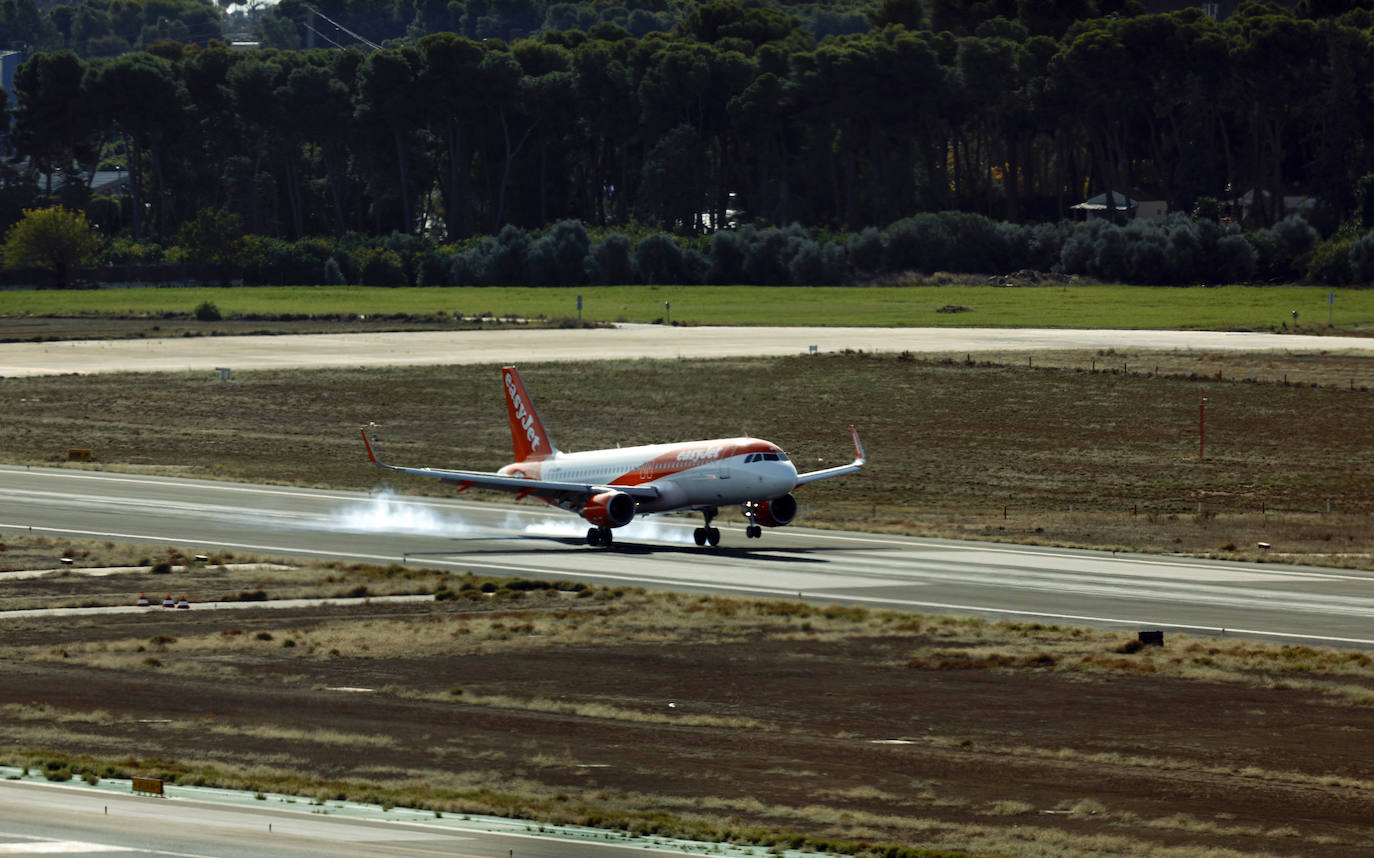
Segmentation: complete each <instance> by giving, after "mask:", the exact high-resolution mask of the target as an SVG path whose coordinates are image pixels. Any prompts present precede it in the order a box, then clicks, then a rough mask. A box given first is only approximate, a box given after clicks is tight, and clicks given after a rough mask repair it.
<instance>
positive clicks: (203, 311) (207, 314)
mask: <svg viewBox="0 0 1374 858" xmlns="http://www.w3.org/2000/svg"><path fill="white" fill-rule="evenodd" d="M220 318H221V317H220V314H219V307H216V306H215V305H214V304H212V303H210V302H209V301H204V302H202V303H201V304H200V306H198V307H196V319H197V320H199V321H202V322H218V321H219V320H220Z"/></svg>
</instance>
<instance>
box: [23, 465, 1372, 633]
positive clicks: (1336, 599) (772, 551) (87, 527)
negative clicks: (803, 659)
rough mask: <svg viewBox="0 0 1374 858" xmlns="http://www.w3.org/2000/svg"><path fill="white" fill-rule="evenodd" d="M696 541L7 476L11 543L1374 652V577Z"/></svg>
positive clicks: (869, 544)
mask: <svg viewBox="0 0 1374 858" xmlns="http://www.w3.org/2000/svg"><path fill="white" fill-rule="evenodd" d="M697 523H698V520H697V519H696V518H694V517H685V516H684V517H671V516H670V517H663V518H655V519H641V520H638V521H636V522H635V523H634V524H632V525H630V526H629V527H627V528H623V529H620V530H617V531H616V536H617V543H616V547H615V549H614V550H612V551H605V550H600V549H593V548H589V547H587V546H585V545H583V544H582V536H583V535H584V534H585V530H586V526H585V522H582V521H581V519H577V518H574V517H572V516H566V515H560V514H557V513H556V512H555V511H551V510H547V509H546V508H544V507H543V506H542V505H539V506H536V505H532V504H521V505H515V506H510V505H495V504H479V503H470V502H464V501H462V500H460V499H420V498H405V497H399V496H374V495H367V494H363V493H351V492H341V491H322V490H313V489H298V488H290V487H280V486H255V485H243V484H234V483H219V482H211V481H201V480H185V479H173V478H167V477H147V476H138V475H125V474H112V473H102V472H94V471H79V470H67V469H46V468H32V469H30V468H22V467H0V533H17V532H30V531H31V532H33V533H35V534H47V535H66V536H72V537H83V538H93V539H103V540H115V541H129V542H142V543H154V544H162V545H178V546H184V547H186V548H189V549H194V550H197V551H202V552H207V553H213V552H215V551H220V550H232V551H234V552H254V553H260V554H264V555H269V556H271V555H277V556H282V557H302V558H328V559H339V560H346V561H350V562H368V563H379V564H387V563H393V562H399V563H407V564H412V565H420V566H424V567H430V568H435V569H447V570H453V571H465V570H472V571H474V572H478V573H485V574H492V575H520V576H527V577H537V578H545V579H576V580H586V581H591V582H598V583H620V584H626V585H634V586H643V587H647V588H651V589H652V588H659V589H677V590H688V591H703V592H715V593H732V594H739V595H754V596H767V597H779V598H792V599H805V600H807V601H810V602H816V603H840V604H855V605H865V606H869V607H873V608H887V609H894V610H902V611H914V612H920V613H937V614H950V613H954V614H974V615H978V616H983V617H988V618H1017V619H1034V620H1038V621H1041V622H1047V623H1049V622H1053V623H1060V624H1071V625H1072V624H1080V625H1090V626H1098V627H1119V628H1128V629H1135V628H1139V629H1146V628H1149V629H1164V630H1180V631H1188V632H1194V633H1199V634H1226V635H1240V636H1246V637H1255V638H1265V639H1271V640H1279V641H1287V642H1303V643H1332V644H1338V645H1346V646H1357V647H1370V646H1374V573H1369V572H1361V571H1346V570H1334V569H1321V568H1315V567H1297V566H1280V565H1273V564H1246V563H1233V562H1224V561H1209V560H1194V559H1188V558H1175V557H1155V556H1146V555H1124V554H1123V555H1114V554H1111V553H1107V552H1100V551H1075V550H1066V549H1056V548H1037V547H1028V546H1015V545H999V544H992V543H975V542H962V541H944V540H935V539H920V538H910V537H899V536H884V535H874V534H863V533H846V532H838V531H822V530H810V529H806V528H804V527H787V528H776V529H769V530H765V532H764V535H763V538H762V539H759V540H746V539H745V538H744V533H743V530H742V528H739V527H735V528H731V527H725V528H722V530H723V534H724V538H723V541H722V545H721V546H720V547H719V548H717V549H703V548H698V547H697V546H695V545H693V544H692V541H691V529H692V528H693V527H694V526H696V525H697ZM191 598H192V601H196V597H195V594H191ZM201 607H202V608H203V607H204V606H201Z"/></svg>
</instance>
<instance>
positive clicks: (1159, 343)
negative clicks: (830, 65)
mask: <svg viewBox="0 0 1374 858" xmlns="http://www.w3.org/2000/svg"><path fill="white" fill-rule="evenodd" d="M812 347H815V348H816V350H818V351H824V352H829V351H839V350H842V349H854V350H856V351H864V352H872V351H875V350H877V351H881V352H889V351H894V352H901V351H910V352H915V353H923V354H930V353H936V354H939V353H951V354H964V353H967V352H998V351H1012V352H1025V351H1039V350H1046V349H1054V350H1076V349H1155V350H1160V349H1165V350H1188V349H1193V350H1198V351H1204V352H1208V351H1217V352H1225V351H1259V352H1280V353H1284V352H1329V353H1337V352H1350V353H1370V352H1374V338H1365V337H1317V336H1309V335H1279V334H1269V333H1254V332H1240V331H1124V330H1079V329H1063V328H1054V329H1035V328H839V327H835V328H827V327H798V328H745V327H739V328H734V327H671V326H664V325H629V324H626V325H618V326H616V327H614V328H596V329H585V330H512V329H502V330H493V331H420V332H395V333H377V334H308V335H289V336H243V337H180V338H166V339H128V340H65V341H60V342H45V343H0V377H4V376H31V375H56V374H64V373H100V372H125V371H129V372H167V371H188V370H190V371H204V372H210V371H212V370H213V369H215V368H217V367H225V368H228V369H230V370H248V369H259V370H261V369H288V368H298V367H303V368H324V367H359V366H416V365H448V364H478V363H480V364H488V363H530V362H534V361H558V360H587V359H588V358H589V357H592V356H595V357H596V358H600V359H605V360H609V359H627V358H641V357H654V358H714V357H741V356H749V357H752V356H760V355H768V356H778V355H794V354H804V353H807V352H809V351H810V350H811V349H812Z"/></svg>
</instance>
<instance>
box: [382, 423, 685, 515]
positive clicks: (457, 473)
mask: <svg viewBox="0 0 1374 858" xmlns="http://www.w3.org/2000/svg"><path fill="white" fill-rule="evenodd" d="M362 435H363V444H364V445H366V446H367V457H368V458H369V459H370V460H371V461H372V464H374V465H376V466H377V467H379V468H385V469H386V470H388V471H399V472H401V473H403V474H414V475H415V476H417V477H434V478H436V479H438V480H440V481H442V482H445V483H456V484H458V485H459V487H460V488H464V489H465V488H468V487H469V486H480V487H482V488H484V489H498V490H501V491H508V492H518V493H519V494H521V495H522V496H524V495H539V496H541V497H543V496H553V497H555V498H559V499H567V500H569V501H572V502H573V504H574V505H575V506H576V507H577V508H579V509H580V508H581V506H582V504H581V503H579V502H578V501H579V500H580V501H583V502H585V501H586V499H587V498H590V497H592V496H593V495H599V494H601V493H602V492H624V493H625V494H627V495H629V496H630V497H632V498H634V499H636V500H652V499H654V498H657V497H658V494H659V493H658V489H656V488H654V487H653V486H621V485H617V486H603V485H595V484H591V483H567V482H559V481H556V480H532V479H529V478H527V477H510V476H506V475H505V474H497V473H493V472H491V471H463V470H451V469H448V468H404V467H401V466H399V465H388V464H386V463H385V462H383V461H381V460H380V459H378V458H377V454H376V453H375V452H373V450H372V441H371V439H369V438H368V437H367V430H366V429H363V430H362Z"/></svg>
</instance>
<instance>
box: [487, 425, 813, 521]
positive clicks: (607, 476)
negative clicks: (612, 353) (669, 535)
mask: <svg viewBox="0 0 1374 858" xmlns="http://www.w3.org/2000/svg"><path fill="white" fill-rule="evenodd" d="M501 473H503V474H512V475H523V476H528V477H532V478H537V479H540V480H549V481H556V482H569V483H587V484H593V485H603V486H609V487H611V488H614V487H615V486H618V485H619V486H646V485H649V486H653V487H655V488H657V489H658V490H659V497H658V498H656V499H653V500H642V501H640V502H639V505H638V508H639V511H640V512H668V511H671V510H675V509H683V508H695V507H702V506H716V505H724V504H736V503H745V502H746V501H764V500H769V499H771V498H776V497H780V496H782V495H785V494H787V493H788V492H790V491H791V490H792V489H793V488H795V487H796V485H797V469H796V468H795V467H794V466H793V464H792V462H791V461H790V460H789V459H788V458H787V454H786V453H784V452H783V451H782V450H781V449H780V448H779V447H778V446H777V445H775V444H771V443H769V442H767V441H761V440H759V439H757V438H722V439H715V440H711V441H694V442H688V443H682V444H650V445H645V446H642V447H623V448H616V449H608V450H589V451H587V452H583V453H562V452H560V453H556V454H554V455H553V456H550V457H548V458H545V459H542V460H539V461H537V462H517V463H515V464H511V465H507V466H506V467H504V468H502V469H501Z"/></svg>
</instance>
